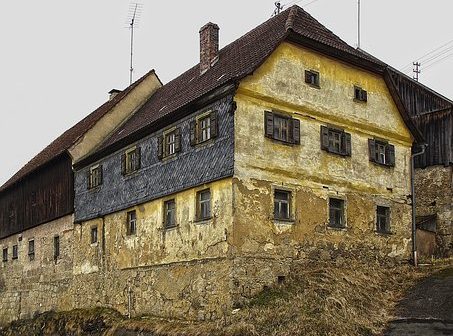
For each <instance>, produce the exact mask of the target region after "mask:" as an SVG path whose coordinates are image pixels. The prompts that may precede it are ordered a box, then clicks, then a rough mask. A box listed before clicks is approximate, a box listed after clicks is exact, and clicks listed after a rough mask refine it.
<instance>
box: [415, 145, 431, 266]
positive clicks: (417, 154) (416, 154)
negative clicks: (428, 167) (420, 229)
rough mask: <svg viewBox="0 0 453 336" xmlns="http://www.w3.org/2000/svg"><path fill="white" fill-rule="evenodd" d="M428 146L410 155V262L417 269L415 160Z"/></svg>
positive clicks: (423, 146) (422, 146)
mask: <svg viewBox="0 0 453 336" xmlns="http://www.w3.org/2000/svg"><path fill="white" fill-rule="evenodd" d="M427 146H428V145H427V144H426V143H424V144H422V145H421V148H422V150H421V151H420V152H418V153H414V154H412V155H411V195H412V261H413V263H414V266H415V267H417V265H418V260H417V241H416V240H417V227H416V224H415V186H414V179H415V158H416V157H417V156H420V155H422V154H424V153H425V149H426V147H427Z"/></svg>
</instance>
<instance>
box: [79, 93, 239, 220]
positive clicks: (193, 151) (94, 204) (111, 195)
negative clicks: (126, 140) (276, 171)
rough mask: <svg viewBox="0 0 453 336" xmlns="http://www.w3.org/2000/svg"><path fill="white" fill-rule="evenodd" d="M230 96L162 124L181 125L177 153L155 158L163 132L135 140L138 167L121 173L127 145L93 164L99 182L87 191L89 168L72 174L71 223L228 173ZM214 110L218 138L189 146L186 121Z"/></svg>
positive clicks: (231, 155)
mask: <svg viewBox="0 0 453 336" xmlns="http://www.w3.org/2000/svg"><path fill="white" fill-rule="evenodd" d="M232 101H233V97H232V96H231V95H229V96H227V97H224V98H222V99H220V100H218V101H217V102H215V103H213V104H211V105H209V106H207V107H205V108H203V109H201V110H199V111H197V112H194V113H193V114H191V115H190V116H188V117H185V118H183V119H180V120H178V121H177V122H175V123H174V124H172V125H169V126H168V127H166V128H165V129H167V128H170V127H173V126H177V127H181V152H179V153H177V154H176V156H175V157H173V158H168V159H167V160H166V159H164V160H159V159H158V157H157V141H158V140H157V139H158V136H160V135H161V134H162V131H163V130H160V131H158V132H155V133H152V134H150V135H149V136H147V137H145V138H143V139H141V140H140V141H138V142H136V143H135V145H136V146H137V147H140V148H141V168H140V169H139V170H138V171H137V172H134V173H133V174H131V175H127V176H123V175H122V174H121V155H122V153H124V151H125V150H126V149H127V148H129V147H130V146H128V147H126V148H123V149H122V150H120V151H117V152H116V153H113V154H111V155H109V156H107V157H104V158H103V159H101V160H99V161H98V162H96V163H94V164H97V163H100V164H102V166H103V183H102V185H101V186H99V187H97V188H95V189H92V190H88V189H87V173H88V171H89V169H90V167H85V168H83V169H81V170H79V171H77V172H75V184H74V188H75V201H74V205H75V221H77V222H80V221H86V220H89V219H93V218H96V217H100V216H104V215H106V214H109V213H112V212H115V211H120V210H123V209H126V208H128V207H130V206H133V205H136V204H140V203H143V202H147V201H149V200H153V199H156V198H160V197H163V196H166V195H170V194H172V193H175V192H178V191H181V190H184V189H188V188H192V187H195V186H197V185H201V184H204V183H208V182H211V181H215V180H219V179H221V178H224V177H229V176H232V175H233V168H234V167H233V166H234V129H233V127H234V115H233V113H232ZM209 110H212V111H217V118H218V136H217V138H215V139H213V140H211V141H208V142H207V143H206V144H199V145H197V146H195V147H192V146H191V145H190V125H189V123H190V120H193V118H195V117H196V116H197V115H199V114H202V113H204V112H206V111H209Z"/></svg>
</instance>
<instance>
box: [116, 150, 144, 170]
mask: <svg viewBox="0 0 453 336" xmlns="http://www.w3.org/2000/svg"><path fill="white" fill-rule="evenodd" d="M140 156H141V155H140V147H132V148H129V149H128V150H126V152H125V153H123V155H121V172H122V174H123V175H127V174H130V173H133V172H135V171H137V170H139V169H140V163H141V159H140Z"/></svg>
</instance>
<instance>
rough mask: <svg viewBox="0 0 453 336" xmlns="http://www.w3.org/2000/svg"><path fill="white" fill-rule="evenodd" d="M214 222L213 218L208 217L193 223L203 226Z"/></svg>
mask: <svg viewBox="0 0 453 336" xmlns="http://www.w3.org/2000/svg"><path fill="white" fill-rule="evenodd" d="M211 220H212V216H211V217H207V218H196V219H195V220H194V221H193V223H194V224H197V225H203V224H209V223H210V222H211Z"/></svg>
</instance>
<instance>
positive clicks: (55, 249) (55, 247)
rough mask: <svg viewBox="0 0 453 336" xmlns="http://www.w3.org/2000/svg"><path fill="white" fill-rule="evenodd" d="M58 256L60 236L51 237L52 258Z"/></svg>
mask: <svg viewBox="0 0 453 336" xmlns="http://www.w3.org/2000/svg"><path fill="white" fill-rule="evenodd" d="M59 257H60V236H55V237H53V258H54V259H55V260H57V259H58V258H59Z"/></svg>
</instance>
